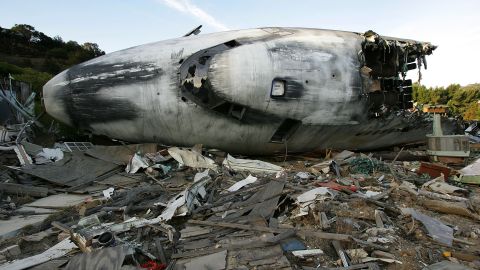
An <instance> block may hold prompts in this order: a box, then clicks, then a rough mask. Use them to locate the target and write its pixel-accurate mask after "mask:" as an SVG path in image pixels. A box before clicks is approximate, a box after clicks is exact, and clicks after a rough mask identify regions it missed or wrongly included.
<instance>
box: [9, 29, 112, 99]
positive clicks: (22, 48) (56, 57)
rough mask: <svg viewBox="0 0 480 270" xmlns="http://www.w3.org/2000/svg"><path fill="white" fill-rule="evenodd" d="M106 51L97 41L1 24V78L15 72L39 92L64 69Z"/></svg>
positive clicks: (15, 75) (16, 75) (16, 76)
mask: <svg viewBox="0 0 480 270" xmlns="http://www.w3.org/2000/svg"><path fill="white" fill-rule="evenodd" d="M103 54H105V52H104V51H102V50H101V49H100V48H99V47H98V45H97V44H96V43H91V42H86V43H83V44H79V43H78V42H76V41H72V40H71V41H68V42H65V41H63V40H62V38H61V37H59V36H55V37H53V38H52V37H49V36H47V35H45V34H44V33H42V32H40V31H37V30H36V29H35V28H34V27H33V26H30V25H26V24H16V25H15V26H13V27H12V28H10V29H7V28H2V27H1V26H0V77H7V76H8V74H11V75H12V76H13V77H14V78H15V79H17V80H21V81H26V82H29V83H31V84H32V88H33V89H34V91H37V92H39V91H41V88H42V86H43V85H44V84H45V83H46V82H47V81H48V80H49V79H50V78H51V77H53V76H54V75H56V74H57V73H59V72H61V71H62V70H64V69H67V68H68V67H70V66H73V65H76V64H78V63H81V62H84V61H87V60H89V59H92V58H94V57H97V56H100V55H103Z"/></svg>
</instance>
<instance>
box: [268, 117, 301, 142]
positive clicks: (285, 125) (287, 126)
mask: <svg viewBox="0 0 480 270" xmlns="http://www.w3.org/2000/svg"><path fill="white" fill-rule="evenodd" d="M301 124H302V121H299V120H295V119H290V118H287V119H285V120H283V122H282V123H281V124H280V126H279V127H278V128H277V130H276V131H275V133H274V134H273V135H272V138H271V139H270V142H272V143H284V142H286V141H287V140H288V138H289V137H290V136H292V134H293V133H294V132H295V131H296V130H297V129H298V128H299V127H300V125H301Z"/></svg>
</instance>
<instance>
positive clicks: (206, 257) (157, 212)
mask: <svg viewBox="0 0 480 270" xmlns="http://www.w3.org/2000/svg"><path fill="white" fill-rule="evenodd" d="M57 146H58V148H56V149H48V148H42V147H40V146H38V145H34V144H31V143H27V142H24V143H22V144H19V145H17V147H16V148H15V151H16V152H17V153H18V155H17V154H16V153H15V152H14V151H13V150H12V151H11V152H5V151H3V154H2V156H1V158H2V164H8V165H10V166H3V168H2V171H1V180H2V183H1V184H0V187H1V190H2V201H1V218H2V220H1V221H0V234H1V236H0V237H1V238H2V242H1V246H0V250H1V251H0V252H1V253H0V254H1V255H0V256H1V259H2V261H3V262H2V264H1V265H0V269H25V268H29V267H33V266H35V267H34V268H32V269H52V268H57V267H61V268H62V269H472V268H473V269H480V253H479V250H480V249H479V246H480V239H479V238H478V237H479V235H480V225H479V220H480V215H479V214H480V212H479V210H480V208H479V206H480V196H479V194H480V193H479V192H478V191H479V188H478V186H475V185H466V184H463V185H462V184H461V183H459V182H456V181H452V179H454V178H455V177H456V176H455V175H457V174H468V172H467V171H468V170H470V174H472V171H475V170H476V168H475V167H476V166H477V165H478V164H477V163H478V162H477V163H474V164H473V165H472V166H470V167H469V168H466V169H462V170H460V171H459V172H457V171H456V170H454V169H453V168H451V167H447V166H439V165H438V164H433V163H428V162H420V161H419V160H422V159H425V155H422V153H423V154H425V151H422V150H418V149H416V150H412V149H403V148H402V149H400V150H397V151H395V152H390V153H381V152H377V153H374V154H369V153H366V154H363V153H354V152H350V151H342V152H328V153H324V154H322V155H321V156H322V157H320V155H318V154H317V155H313V156H312V155H310V156H289V157H288V158H287V159H286V160H284V159H285V157H284V156H277V157H275V156H273V157H270V159H266V158H263V159H264V160H266V161H260V160H252V159H245V157H239V156H236V157H233V156H231V155H228V154H227V153H225V152H220V151H214V150H208V149H202V147H201V146H195V147H193V148H177V147H171V148H166V147H160V146H159V145H156V144H137V145H119V146H93V145H91V144H89V143H82V144H80V143H66V144H61V145H60V144H59V145H57ZM62 148H63V150H61V149H62ZM17 156H18V157H20V160H21V161H22V162H25V164H24V165H23V166H21V164H19V159H17ZM22 158H23V159H22ZM412 158H413V159H412ZM408 159H410V161H405V160H408ZM387 160H389V161H387ZM412 160H416V161H412ZM267 161H268V162H267ZM461 167H463V165H462V166H461ZM425 173H428V174H430V175H428V174H425ZM442 267H443V268H442Z"/></svg>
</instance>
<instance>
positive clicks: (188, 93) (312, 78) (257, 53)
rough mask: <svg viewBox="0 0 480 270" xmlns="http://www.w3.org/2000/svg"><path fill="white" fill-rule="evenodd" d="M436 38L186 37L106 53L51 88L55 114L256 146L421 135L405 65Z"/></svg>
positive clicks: (296, 32) (325, 33)
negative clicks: (428, 40)
mask: <svg viewBox="0 0 480 270" xmlns="http://www.w3.org/2000/svg"><path fill="white" fill-rule="evenodd" d="M434 49H435V47H434V46H432V45H430V44H429V43H422V42H416V41H412V40H403V39H396V38H385V37H380V36H378V35H377V34H375V33H374V32H371V31H369V32H367V33H365V34H359V33H352V32H343V31H332V30H319V29H303V28H260V29H249V30H238V31H228V32H221V33H213V34H207V35H200V36H189V37H183V38H178V39H172V40H167V41H161V42H156V43H151V44H146V45H142V46H138V47H133V48H129V49H125V50H122V51H118V52H114V53H110V54H107V55H104V56H101V57H98V58H95V59H92V60H90V61H88V62H85V63H82V64H80V65H77V66H74V67H72V68H70V69H68V70H65V71H63V72H62V73H60V74H58V75H57V76H56V77H54V78H53V79H52V80H50V81H49V82H48V83H47V84H46V85H45V86H44V101H45V106H46V109H47V112H48V113H49V114H50V115H52V116H53V117H55V118H57V119H58V120H60V121H62V122H65V123H67V124H70V125H72V126H76V127H80V128H84V129H88V130H91V131H92V132H93V133H96V134H103V135H107V136H109V137H112V138H116V139H121V140H125V141H132V142H160V143H164V144H170V145H185V146H191V145H194V144H197V143H202V144H204V145H206V146H208V147H212V148H220V149H223V150H226V151H231V152H236V153H249V154H268V153H274V152H283V151H285V150H286V149H287V150H288V151H294V152H299V151H309V150H315V149H319V148H344V149H372V148H379V147H385V146H389V145H393V144H399V143H407V142H412V141H418V140H421V139H424V135H425V134H426V132H427V129H426V126H425V127H423V126H421V125H419V124H418V123H415V125H416V127H415V128H413V126H414V125H413V123H412V121H414V120H413V119H412V118H411V117H406V116H405V114H407V110H408V109H409V108H411V107H412V96H411V92H412V87H411V84H412V82H411V80H406V79H404V75H405V73H406V71H407V70H409V69H415V68H417V67H418V66H419V65H422V64H424V63H425V55H429V54H431V52H432V51H433V50H434Z"/></svg>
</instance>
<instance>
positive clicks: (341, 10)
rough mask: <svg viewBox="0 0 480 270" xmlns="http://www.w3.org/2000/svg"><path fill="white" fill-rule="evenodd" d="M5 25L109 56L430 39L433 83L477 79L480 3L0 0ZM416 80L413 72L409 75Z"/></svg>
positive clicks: (426, 76) (429, 81) (427, 80)
mask: <svg viewBox="0 0 480 270" xmlns="http://www.w3.org/2000/svg"><path fill="white" fill-rule="evenodd" d="M0 4H1V7H2V15H1V16H0V26H2V27H8V28H9V27H11V26H13V25H14V24H16V23H25V24H30V25H32V26H34V27H35V28H36V29H37V30H39V31H41V32H44V33H45V34H47V35H49V36H55V35H59V36H61V37H62V38H63V39H64V40H66V41H68V40H75V41H78V42H79V43H83V42H87V41H89V42H96V43H98V44H99V46H100V48H102V49H103V50H105V51H106V52H112V51H116V50H120V49H123V48H127V47H131V46H135V45H140V44H143V43H147V42H153V41H159V40H163V39H169V38H174V37H179V36H182V35H183V34H185V33H186V32H188V31H189V30H191V29H192V28H194V27H196V26H198V25H199V24H203V25H204V26H203V28H202V33H209V32H215V31H221V30H226V29H244V28H254V27H262V26H291V27H295V26H298V27H311V28H325V29H339V30H349V31H356V32H364V31H366V30H369V29H372V30H374V31H376V32H377V33H379V34H382V35H388V36H396V37H403V38H412V39H417V40H423V41H430V42H432V43H434V44H436V45H439V48H438V49H437V50H436V51H435V52H434V55H432V56H430V57H428V58H427V62H428V70H426V71H424V72H423V80H422V83H424V84H426V85H428V86H436V85H440V86H442V85H448V84H450V83H460V84H462V85H466V84H470V83H475V82H480V78H479V76H480V75H479V74H480V72H479V71H478V68H477V66H478V65H479V64H478V63H480V53H479V50H478V49H477V48H478V47H479V44H480V23H478V20H477V19H476V17H477V16H478V12H479V11H480V1H478V0H470V1H468V0H457V1H433V0H432V1H429V0H425V1H419V0H416V1H410V0H406V1H395V2H394V1H385V0H384V1H376V0H375V1H340V0H339V1H331V0H330V1H319V0H318V1H314V0H297V1H287V0H223V1H221V0H209V1H207V0H204V1H200V0H136V1H134V0H123V1H122V0H84V1H78V0H75V1H74V0H17V1H12V0H0ZM410 75H411V76H412V78H416V75H415V74H410Z"/></svg>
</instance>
